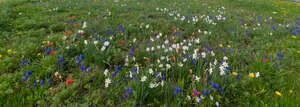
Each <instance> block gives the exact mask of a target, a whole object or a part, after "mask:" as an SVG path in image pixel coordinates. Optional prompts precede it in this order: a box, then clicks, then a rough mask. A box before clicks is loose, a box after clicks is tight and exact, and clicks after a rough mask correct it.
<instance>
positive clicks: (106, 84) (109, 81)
mask: <svg viewBox="0 0 300 107" xmlns="http://www.w3.org/2000/svg"><path fill="white" fill-rule="evenodd" d="M110 83H111V80H110V78H106V79H105V87H106V88H107V87H108V86H109V84H110Z"/></svg>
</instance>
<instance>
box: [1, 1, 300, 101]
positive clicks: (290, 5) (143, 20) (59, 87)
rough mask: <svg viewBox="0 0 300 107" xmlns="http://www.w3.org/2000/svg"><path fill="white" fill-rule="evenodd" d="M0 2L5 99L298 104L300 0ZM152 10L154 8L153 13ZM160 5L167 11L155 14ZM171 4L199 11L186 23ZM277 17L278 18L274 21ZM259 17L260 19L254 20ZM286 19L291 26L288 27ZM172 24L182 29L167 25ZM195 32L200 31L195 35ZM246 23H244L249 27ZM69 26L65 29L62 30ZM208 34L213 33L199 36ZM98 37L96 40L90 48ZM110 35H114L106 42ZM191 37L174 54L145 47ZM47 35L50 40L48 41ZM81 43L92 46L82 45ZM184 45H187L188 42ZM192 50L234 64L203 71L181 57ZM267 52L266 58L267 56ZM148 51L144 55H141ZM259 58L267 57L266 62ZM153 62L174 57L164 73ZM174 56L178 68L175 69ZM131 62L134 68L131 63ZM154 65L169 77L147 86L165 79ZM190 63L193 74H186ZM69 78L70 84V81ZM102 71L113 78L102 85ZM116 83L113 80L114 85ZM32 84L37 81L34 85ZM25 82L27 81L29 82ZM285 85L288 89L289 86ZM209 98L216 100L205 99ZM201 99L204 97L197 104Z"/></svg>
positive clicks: (202, 65) (185, 11) (185, 12)
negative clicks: (157, 36)
mask: <svg viewBox="0 0 300 107" xmlns="http://www.w3.org/2000/svg"><path fill="white" fill-rule="evenodd" d="M0 2H1V4H0V16H1V18H0V99H1V100H0V105H1V106H20V105H23V106H25V105H31V106H140V105H141V106H216V102H218V103H219V104H220V106H291V107H297V106H299V102H298V101H299V100H300V99H299V87H300V84H299V82H300V80H299V76H300V75H299V73H298V71H299V70H300V68H299V66H300V62H299V59H300V50H299V49H300V46H299V45H298V44H299V43H300V42H299V38H300V37H299V34H296V35H294V36H295V37H296V38H292V36H293V35H292V33H291V32H292V31H295V29H300V28H299V25H297V23H296V22H298V23H299V19H297V18H300V11H299V10H300V9H299V8H300V7H299V6H296V3H295V2H287V1H280V0H276V1H273V0H126V1H121V0H119V1H118V2H115V1H110V0H109V1H108V0H43V2H38V0H10V1H6V0H0ZM222 7H224V8H225V9H222ZM156 8H159V11H158V10H156ZM164 8H166V9H168V10H170V11H160V9H164ZM55 9H56V10H55ZM218 10H219V11H220V12H222V16H225V17H226V20H224V21H218V20H215V19H213V22H216V25H213V24H210V23H208V22H206V21H205V19H204V18H206V16H207V15H211V16H216V15H219V14H220V12H218ZM175 11H176V13H175V14H174V16H176V15H177V13H180V15H181V16H188V18H191V16H198V17H201V16H205V17H203V18H199V21H198V22H196V23H195V24H192V23H193V22H192V21H190V22H188V21H187V20H184V21H181V20H180V18H179V19H177V20H175V19H174V16H171V15H170V14H169V12H175ZM274 12H276V13H274ZM259 17H261V18H260V19H259ZM270 17H272V19H270ZM82 21H85V22H87V28H82V23H81V22H82ZM278 22H280V23H281V22H282V24H281V25H278ZM258 23H260V24H261V25H260V26H258V25H257V24H258ZM120 25H122V26H123V27H124V28H125V29H124V32H122V31H118V29H119V26H120ZM146 25H149V28H146ZM272 25H273V26H276V25H278V27H276V28H277V29H276V30H273V28H272ZM287 25H288V26H289V28H292V27H294V29H286V26H287ZM173 26H176V28H178V29H177V30H176V31H174V30H172V27H173ZM246 27H247V28H246ZM198 29H201V31H202V32H201V33H199V32H198ZM254 29H255V30H254ZM78 30H84V31H85V34H83V35H78V34H76V33H77V32H78ZM247 30H250V31H249V33H247ZM65 31H71V33H70V34H68V35H66V34H65ZM204 31H207V32H211V34H204V33H203V32H204ZM108 32H114V34H109V33H108ZM155 33H157V34H159V33H162V37H161V38H160V39H157V40H155V41H153V42H150V40H149V38H150V37H151V38H153V39H154V38H155V36H154V34H155ZM270 33H272V34H270ZM296 33H297V32H296ZM98 35H99V36H100V37H101V40H100V41H98V44H97V45H94V41H96V38H97V37H98ZM166 35H168V36H166ZM64 36H66V38H65V39H64ZM110 37H112V39H109V38H110ZM172 38H174V40H173V39H172ZM191 38H199V42H200V44H197V43H195V42H193V43H192V46H191V47H189V49H190V50H187V51H186V52H183V51H182V47H181V50H180V51H179V52H176V51H171V52H170V51H169V52H164V49H158V50H155V51H153V52H148V51H146V49H147V48H151V47H157V46H158V45H161V44H162V43H163V42H164V40H169V41H170V43H182V42H183V41H184V40H187V41H188V40H191ZM104 39H107V40H108V41H109V42H110V46H109V47H107V49H105V50H104V51H102V50H101V48H102V47H103V40H104ZM133 39H136V42H133ZM68 40H70V42H68ZM122 40H124V43H122V42H121V41H122ZM48 41H50V42H53V43H54V44H53V45H51V46H50V45H48V43H47V42H48ZM85 41H88V43H87V44H85ZM188 42H189V41H188ZM188 42H186V43H184V45H188ZM120 44H124V46H123V45H120ZM221 44H222V45H223V47H226V52H230V53H224V52H223V51H222V50H221V49H215V47H216V46H220V45H221ZM205 45H208V46H209V47H211V48H213V51H214V53H215V56H211V55H210V54H209V53H210V52H209V51H207V49H206V48H205ZM129 46H131V47H132V46H135V47H136V50H134V49H131V48H128V47H129ZM66 47H68V48H66ZM44 48H46V50H45V49H44ZM50 48H51V49H52V50H54V54H53V55H51V54H46V53H47V52H46V51H48V50H49V49H50ZM194 49H199V52H200V53H199V56H201V52H206V54H207V55H206V58H207V59H208V61H209V62H214V60H215V59H217V60H220V59H223V57H224V56H227V57H228V58H229V60H228V64H229V66H230V68H229V69H230V71H228V74H225V75H224V76H220V75H219V72H220V71H219V68H218V66H219V65H218V66H217V68H216V69H214V72H213V73H212V74H210V75H209V78H207V77H206V75H205V74H208V72H209V71H208V69H209V68H210V65H209V63H208V62H205V60H204V59H203V58H200V59H197V60H195V62H196V63H195V64H192V62H193V60H192V58H188V59H187V62H184V61H183V59H184V57H185V55H187V54H189V55H190V56H192V54H193V53H194ZM9 50H11V51H9ZM52 50H50V51H49V53H50V52H51V51H52ZM173 50H175V49H173ZM131 52H132V54H133V56H134V58H133V57H131V56H130V55H129V59H128V62H127V63H128V66H127V67H126V66H124V64H125V63H126V61H125V59H126V56H128V54H129V53H131ZM280 52H283V57H282V59H281V60H278V58H279V56H280V55H279V56H278V55H277V54H278V53H279V54H280ZM80 55H83V56H84V59H82V61H81V64H82V65H84V66H87V69H88V71H85V72H82V70H81V64H79V65H77V64H75V63H76V62H77V61H78V60H76V56H80ZM265 55H267V58H264V56H265ZM57 56H60V57H59V58H61V56H64V61H63V67H62V68H60V65H57V64H55V63H56V62H57ZM162 56H167V57H168V58H169V59H170V61H167V62H164V61H163V60H161V57H162ZM172 56H175V57H176V60H172V59H171V58H172ZM270 57H271V59H270ZM147 58H149V59H150V62H148V61H147V60H146V59H147ZM274 58H277V59H276V60H274ZM25 59H27V60H28V61H29V62H30V64H26V63H25V64H23V65H20V61H21V60H25ZM134 59H135V60H134ZM264 59H269V60H268V61H263V60H264ZM157 60H160V61H161V64H164V66H166V64H170V65H171V66H172V67H171V68H170V69H168V70H165V69H161V68H160V67H159V64H158V63H157ZM273 60H274V61H273ZM180 63H182V64H183V67H180V66H178V64H180ZM219 63H220V62H218V64H219ZM276 64H278V66H277V67H276ZM118 65H121V66H122V70H121V71H118V70H116V66H118ZM137 65H138V66H139V73H137V72H136V71H134V70H133V68H134V67H135V66H137ZM150 68H151V69H153V70H154V72H155V73H156V72H160V73H161V74H162V75H164V76H165V77H166V79H165V80H164V81H163V82H164V85H163V86H158V87H156V88H149V85H150V83H153V82H154V80H157V79H158V78H161V79H160V80H158V82H159V83H161V82H162V78H163V77H162V76H154V75H151V74H149V73H148V71H149V69H150ZM105 69H109V71H110V72H109V73H108V76H105V75H104V71H105ZM28 70H30V71H32V72H33V73H32V75H30V76H27V77H28V80H26V81H23V80H22V79H23V77H24V76H22V73H23V72H25V73H27V71H28ZM190 70H192V71H193V72H192V74H190ZM114 71H118V73H117V74H116V76H112V75H113V74H114ZM55 72H59V75H61V76H62V79H59V77H56V76H55ZM130 72H131V73H136V79H133V80H130V78H129V77H130ZM234 72H236V73H240V77H239V78H240V79H237V77H236V76H235V75H233V74H234ZM256 72H259V73H260V76H259V77H258V78H256V77H254V78H251V77H250V76H249V74H250V73H256ZM193 75H194V76H193ZM143 76H147V77H148V78H147V80H146V81H145V82H142V81H141V78H142V77H143ZM195 76H198V77H200V78H201V79H202V78H205V79H207V80H206V81H205V82H201V79H200V82H197V81H196V80H195V78H194V77H195ZM70 77H72V79H73V82H72V83H70V84H66V81H67V80H68V79H69V78H70ZM107 78H110V79H111V80H112V81H113V82H112V84H110V85H109V87H108V88H105V80H106V79H107ZM124 78H126V81H125V82H124V81H123V79H124ZM48 79H51V82H50V83H49V82H47V80H48ZM37 80H39V81H38V82H37ZM41 80H44V84H43V85H40V81H41ZM117 80H119V83H116V81H117ZM209 81H212V82H214V83H218V84H219V85H220V87H224V88H225V89H224V90H223V91H221V92H219V91H218V89H215V88H214V87H212V86H211V85H210V83H209ZM34 83H37V84H38V85H37V86H36V87H35V86H33V84H34ZM27 86H30V88H26V87H27ZM126 86H128V87H129V88H132V94H129V93H130V92H128V90H126ZM175 86H179V87H180V88H181V91H180V92H178V93H177V96H174V95H173V93H174V90H175V89H174V87H175ZM193 89H197V90H198V91H201V94H204V92H203V90H204V89H208V90H210V91H211V93H210V94H208V95H204V96H203V97H202V98H201V97H200V96H199V95H198V96H193V95H192V93H193ZM291 90H292V91H293V92H290V91H291ZM275 91H279V92H280V93H281V94H282V95H281V96H279V95H276V94H275ZM124 94H126V95H127V98H126V99H125V98H123V95H124ZM181 94H182V95H183V97H181ZM188 96H189V97H191V99H189V97H188ZM210 96H212V97H213V98H214V99H213V100H211V99H210ZM197 98H201V99H202V100H201V102H200V103H198V104H197V103H196V102H197V101H196V99H197Z"/></svg>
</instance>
